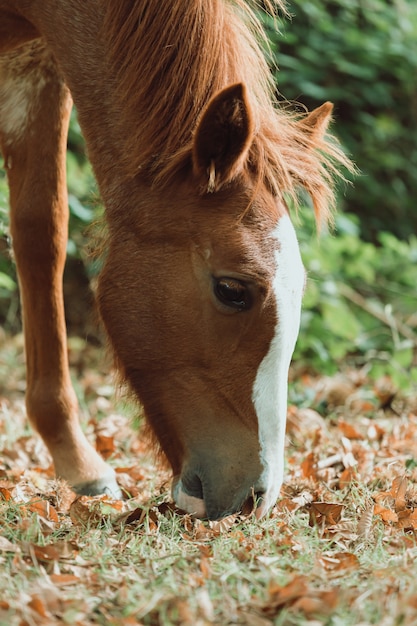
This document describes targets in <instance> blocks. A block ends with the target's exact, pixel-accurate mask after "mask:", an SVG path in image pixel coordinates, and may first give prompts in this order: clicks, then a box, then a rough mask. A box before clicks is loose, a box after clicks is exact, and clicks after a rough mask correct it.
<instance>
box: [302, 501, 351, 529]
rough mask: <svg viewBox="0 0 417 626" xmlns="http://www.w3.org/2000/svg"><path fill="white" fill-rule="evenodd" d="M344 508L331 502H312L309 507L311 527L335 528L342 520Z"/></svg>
mask: <svg viewBox="0 0 417 626" xmlns="http://www.w3.org/2000/svg"><path fill="white" fill-rule="evenodd" d="M343 509H344V506H343V504H334V503H330V502H312V503H311V504H310V506H309V514H310V519H309V524H310V526H333V525H334V524H337V522H338V521H339V520H340V518H341V515H342V512H343Z"/></svg>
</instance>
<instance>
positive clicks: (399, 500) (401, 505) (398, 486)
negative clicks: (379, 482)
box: [391, 476, 408, 513]
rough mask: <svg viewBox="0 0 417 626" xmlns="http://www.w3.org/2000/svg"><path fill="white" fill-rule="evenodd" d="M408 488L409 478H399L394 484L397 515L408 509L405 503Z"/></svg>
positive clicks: (393, 490)
mask: <svg viewBox="0 0 417 626" xmlns="http://www.w3.org/2000/svg"><path fill="white" fill-rule="evenodd" d="M407 486H408V478H407V477H406V476H397V478H395V479H394V481H393V483H392V487H391V492H392V494H393V497H394V500H395V502H394V506H395V510H396V512H397V513H398V512H399V511H403V510H404V509H406V508H407V503H406V501H405V494H406V491H407Z"/></svg>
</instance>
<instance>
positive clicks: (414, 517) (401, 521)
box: [397, 509, 417, 530]
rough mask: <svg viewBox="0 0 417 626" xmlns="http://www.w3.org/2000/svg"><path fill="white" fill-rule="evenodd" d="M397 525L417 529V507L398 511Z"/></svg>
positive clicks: (406, 528) (407, 528) (405, 528)
mask: <svg viewBox="0 0 417 626" xmlns="http://www.w3.org/2000/svg"><path fill="white" fill-rule="evenodd" d="M397 527H398V528H402V529H404V530H415V529H417V509H407V510H406V511H400V512H399V513H398V522H397Z"/></svg>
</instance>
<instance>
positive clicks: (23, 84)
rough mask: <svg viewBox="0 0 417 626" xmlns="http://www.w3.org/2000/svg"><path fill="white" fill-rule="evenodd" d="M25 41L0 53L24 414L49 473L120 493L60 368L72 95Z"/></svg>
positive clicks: (79, 486)
mask: <svg viewBox="0 0 417 626" xmlns="http://www.w3.org/2000/svg"><path fill="white" fill-rule="evenodd" d="M29 48H30V50H28V51H26V52H25V49H24V48H23V53H22V54H21V55H13V56H12V55H10V56H9V58H7V57H0V141H1V147H2V151H3V155H4V159H5V165H6V169H7V174H8V180H9V185H10V205H11V234H12V240H13V249H14V255H15V259H16V266H17V270H18V276H19V284H20V291H21V300H22V309H23V327H24V335H25V348H26V364H27V391H26V406H27V413H28V416H29V419H30V421H31V423H32V424H33V426H34V427H35V428H36V430H37V431H38V432H39V434H40V435H41V436H42V438H43V440H44V441H45V443H46V445H47V447H48V449H49V451H50V453H51V455H52V458H53V462H54V466H55V471H56V474H57V476H59V477H62V478H64V479H66V480H67V481H68V482H69V483H70V485H71V486H72V487H73V488H74V490H75V491H77V492H78V493H89V494H95V493H103V492H108V493H111V494H113V495H116V496H120V490H119V489H118V487H117V483H116V481H115V477H114V472H113V470H112V469H111V468H110V467H109V466H108V465H107V464H106V463H105V462H104V461H103V459H102V458H101V457H100V456H99V455H98V454H97V452H96V451H95V450H94V448H93V447H92V446H91V445H90V444H89V443H88V441H87V439H86V438H85V436H84V434H83V432H82V430H81V427H80V424H79V419H78V403H77V399H76V396H75V392H74V390H73V387H72V384H71V380H70V374H69V368H68V357H67V337H66V326H65V316H64V304H63V290H62V274H63V269H64V263H65V256H66V245H67V228H68V204H67V189H66V175H65V156H66V136H67V129H68V121H69V115H70V111H71V98H70V96H69V93H68V91H67V88H66V87H65V85H64V84H63V82H62V80H61V78H60V76H59V73H58V71H57V69H56V67H55V64H54V62H53V60H52V59H51V58H50V57H49V55H48V54H47V52H46V51H45V50H44V49H43V48H42V47H40V50H36V45H34V44H31V45H30V46H29ZM25 54H26V59H25ZM37 56H39V59H40V60H39V62H38V63H37V64H36V63H34V60H38V59H37Z"/></svg>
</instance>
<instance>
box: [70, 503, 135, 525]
mask: <svg viewBox="0 0 417 626" xmlns="http://www.w3.org/2000/svg"><path fill="white" fill-rule="evenodd" d="M123 509H124V503H123V501H122V500H112V499H111V498H109V497H108V496H107V495H102V496H80V497H78V498H76V499H75V500H74V502H73V503H72V504H71V507H70V511H69V513H70V517H71V520H72V523H73V524H75V525H81V526H87V525H92V526H98V525H100V524H101V523H103V522H104V520H106V519H109V518H110V519H112V518H115V517H116V516H117V514H120V512H121V511H122V510H123Z"/></svg>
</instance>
